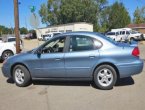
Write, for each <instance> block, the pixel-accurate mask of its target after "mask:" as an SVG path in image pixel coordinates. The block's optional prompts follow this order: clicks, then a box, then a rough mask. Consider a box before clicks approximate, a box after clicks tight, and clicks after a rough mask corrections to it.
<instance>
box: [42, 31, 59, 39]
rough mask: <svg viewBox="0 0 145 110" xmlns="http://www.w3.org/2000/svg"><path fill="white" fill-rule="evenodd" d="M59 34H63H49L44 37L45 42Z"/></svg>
mask: <svg viewBox="0 0 145 110" xmlns="http://www.w3.org/2000/svg"><path fill="white" fill-rule="evenodd" d="M58 34H61V33H60V32H54V33H49V34H46V35H43V40H44V41H47V40H50V39H51V38H53V37H54V36H56V35H58Z"/></svg>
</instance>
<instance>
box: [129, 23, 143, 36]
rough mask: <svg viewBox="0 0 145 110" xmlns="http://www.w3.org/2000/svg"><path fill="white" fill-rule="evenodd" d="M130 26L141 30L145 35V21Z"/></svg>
mask: <svg viewBox="0 0 145 110" xmlns="http://www.w3.org/2000/svg"><path fill="white" fill-rule="evenodd" d="M128 28H131V29H133V30H136V31H139V32H141V33H143V34H144V35H145V23H142V24H129V25H128Z"/></svg>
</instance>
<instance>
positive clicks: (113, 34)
mask: <svg viewBox="0 0 145 110" xmlns="http://www.w3.org/2000/svg"><path fill="white" fill-rule="evenodd" d="M105 35H106V36H107V37H109V38H111V39H113V40H115V41H121V40H122V38H121V37H120V36H119V33H118V32H107V33H106V34H105Z"/></svg>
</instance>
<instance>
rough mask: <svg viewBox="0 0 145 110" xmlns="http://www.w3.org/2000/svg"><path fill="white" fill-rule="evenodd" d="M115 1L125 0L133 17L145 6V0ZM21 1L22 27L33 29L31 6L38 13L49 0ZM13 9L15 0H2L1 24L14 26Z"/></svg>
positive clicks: (0, 6)
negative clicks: (138, 8) (34, 7)
mask: <svg viewBox="0 0 145 110" xmlns="http://www.w3.org/2000/svg"><path fill="white" fill-rule="evenodd" d="M115 1H121V2H123V3H124V5H125V7H126V9H127V10H128V12H129V14H130V16H131V17H133V12H134V10H135V9H136V7H137V6H138V7H142V6H145V0H108V2H109V4H113V3H114V2H115ZM19 2H21V4H20V5H19V16H20V17H19V18H20V27H26V26H27V27H28V28H29V29H31V28H32V27H31V26H30V23H29V18H30V15H31V12H30V9H29V7H30V6H32V5H34V6H36V13H37V14H38V10H39V9H40V5H41V4H42V3H46V2H47V0H19ZM13 11H14V6H13V0H0V25H4V26H7V27H14V13H13ZM39 19H40V18H39ZM40 20H41V19H40ZM40 27H45V25H44V24H41V22H40Z"/></svg>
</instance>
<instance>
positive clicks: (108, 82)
mask: <svg viewBox="0 0 145 110" xmlns="http://www.w3.org/2000/svg"><path fill="white" fill-rule="evenodd" d="M116 80H117V74H116V71H115V69H114V68H113V67H112V66H110V65H101V66H99V67H98V68H97V69H96V70H95V72H94V82H95V85H96V86H97V87H98V88H99V89H102V90H109V89H112V88H113V86H114V85H115V83H116Z"/></svg>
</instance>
